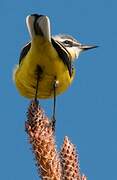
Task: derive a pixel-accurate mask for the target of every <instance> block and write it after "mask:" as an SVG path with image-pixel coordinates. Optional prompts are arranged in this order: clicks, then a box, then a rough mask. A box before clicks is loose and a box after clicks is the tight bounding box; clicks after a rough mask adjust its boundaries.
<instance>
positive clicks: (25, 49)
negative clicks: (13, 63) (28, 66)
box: [19, 42, 31, 64]
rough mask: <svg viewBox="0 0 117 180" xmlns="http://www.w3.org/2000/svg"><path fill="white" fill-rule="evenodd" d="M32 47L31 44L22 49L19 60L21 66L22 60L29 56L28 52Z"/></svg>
mask: <svg viewBox="0 0 117 180" xmlns="http://www.w3.org/2000/svg"><path fill="white" fill-rule="evenodd" d="M30 47H31V42H29V43H28V44H26V45H25V46H24V47H23V48H22V50H21V53H20V58H19V64H20V63H21V61H22V59H23V58H24V57H25V56H26V55H27V53H28V51H29V50H30Z"/></svg>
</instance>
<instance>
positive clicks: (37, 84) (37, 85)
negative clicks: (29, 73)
mask: <svg viewBox="0 0 117 180" xmlns="http://www.w3.org/2000/svg"><path fill="white" fill-rule="evenodd" d="M38 87H39V70H38V69H37V81H36V92H35V98H34V99H35V103H36V104H37V105H38V104H39V101H38V100H37V98H38V97H37V93H38Z"/></svg>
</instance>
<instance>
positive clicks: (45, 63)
mask: <svg viewBox="0 0 117 180" xmlns="http://www.w3.org/2000/svg"><path fill="white" fill-rule="evenodd" d="M38 66H40V67H41V69H42V74H41V78H40V79H39V86H38V94H37V97H38V98H43V99H45V98H52V97H53V94H54V93H53V83H54V80H55V77H56V80H57V81H58V85H57V87H56V95H59V94H61V93H63V92H64V91H66V90H67V88H68V87H69V85H70V84H71V82H72V80H73V78H74V72H73V75H72V77H70V75H69V71H68V69H67V67H66V66H65V65H64V63H63V62H62V60H61V59H60V58H59V56H58V54H57V52H56V50H55V49H54V48H53V46H52V45H51V43H49V42H48V41H46V40H45V39H43V38H42V37H39V36H38V37H36V38H35V39H33V41H32V46H31V49H30V51H29V53H28V54H27V55H26V57H25V58H24V59H23V60H22V62H21V64H20V65H19V66H18V67H17V69H16V71H15V73H14V80H15V83H16V86H17V88H18V90H19V92H20V94H21V95H22V96H25V97H27V98H34V97H35V93H36V83H37V75H36V70H37V67H38Z"/></svg>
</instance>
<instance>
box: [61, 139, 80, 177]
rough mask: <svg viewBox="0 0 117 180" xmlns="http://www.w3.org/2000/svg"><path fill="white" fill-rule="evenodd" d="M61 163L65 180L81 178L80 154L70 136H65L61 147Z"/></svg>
mask: <svg viewBox="0 0 117 180" xmlns="http://www.w3.org/2000/svg"><path fill="white" fill-rule="evenodd" d="M60 154H61V161H62V162H61V164H62V171H63V180H81V175H80V168H79V161H78V156H77V153H76V148H75V146H74V145H73V144H72V143H71V142H70V140H69V139H68V137H67V136H66V137H65V138H64V143H63V146H62V149H61V152H60Z"/></svg>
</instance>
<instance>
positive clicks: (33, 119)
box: [26, 101, 61, 180]
mask: <svg viewBox="0 0 117 180" xmlns="http://www.w3.org/2000/svg"><path fill="white" fill-rule="evenodd" d="M26 131H27V133H28V134H29V140H30V143H31V144H32V149H33V152H34V154H35V159H36V161H37V167H38V170H39V172H40V176H41V179H44V180H59V179H61V166H60V160H59V157H58V154H57V151H56V145H55V138H54V135H53V131H52V126H51V124H50V122H49V120H48V118H47V117H46V116H45V114H44V112H43V110H42V109H41V107H40V106H38V105H37V103H36V102H35V101H32V102H31V104H30V107H29V109H28V120H27V122H26Z"/></svg>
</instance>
